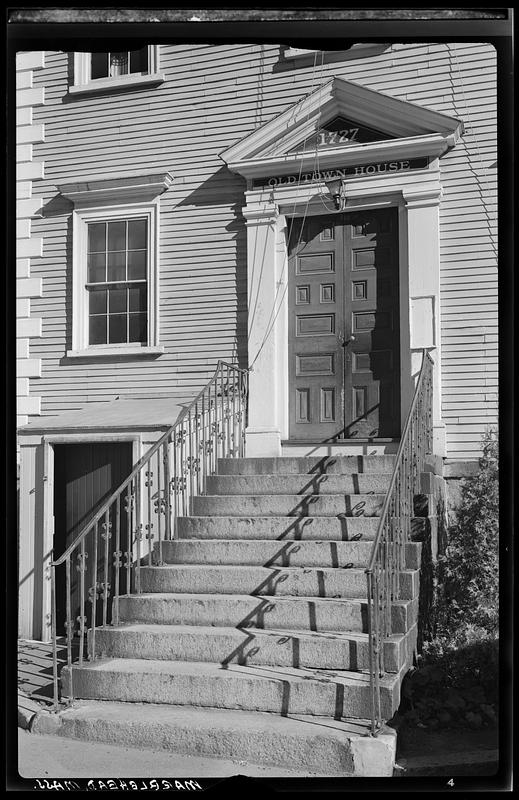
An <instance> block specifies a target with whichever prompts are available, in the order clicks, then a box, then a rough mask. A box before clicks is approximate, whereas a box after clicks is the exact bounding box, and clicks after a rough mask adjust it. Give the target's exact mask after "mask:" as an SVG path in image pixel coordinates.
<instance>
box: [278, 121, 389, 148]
mask: <svg viewBox="0 0 519 800" xmlns="http://www.w3.org/2000/svg"><path fill="white" fill-rule="evenodd" d="M394 138H395V137H394V136H392V135H391V134H389V133H387V132H386V133H384V132H382V131H380V130H376V129H375V128H372V127H370V126H369V125H363V124H361V123H360V122H358V121H357V120H354V119H348V118H346V117H344V116H338V117H333V119H331V120H328V121H327V122H324V123H323V124H321V125H319V127H318V128H317V130H316V131H315V132H314V133H312V135H311V136H307V137H305V138H304V139H303V140H302V141H301V142H299V143H298V144H297V145H295V147H292V148H291V150H290V152H291V153H300V152H301V153H302V152H305V151H308V150H309V149H310V148H316V147H341V145H344V144H366V143H367V142H382V141H384V140H386V139H394Z"/></svg>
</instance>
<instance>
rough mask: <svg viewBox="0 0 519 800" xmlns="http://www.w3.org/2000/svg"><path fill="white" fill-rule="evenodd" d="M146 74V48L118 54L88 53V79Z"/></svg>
mask: <svg viewBox="0 0 519 800" xmlns="http://www.w3.org/2000/svg"><path fill="white" fill-rule="evenodd" d="M135 72H140V73H143V74H146V73H147V72H148V48H147V47H143V48H141V49H140V50H125V51H122V52H120V53H90V78H91V80H96V79H97V78H118V77H119V76H120V75H129V74H131V73H135Z"/></svg>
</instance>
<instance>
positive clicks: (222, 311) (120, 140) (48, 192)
mask: <svg viewBox="0 0 519 800" xmlns="http://www.w3.org/2000/svg"><path fill="white" fill-rule="evenodd" d="M279 53H280V48H279V47H277V46H275V45H259V44H254V45H247V44H236V45H230V46H229V45H187V44H185V45H162V46H161V47H160V71H161V72H163V73H165V75H166V81H165V82H164V83H163V84H162V85H160V86H157V87H154V88H144V89H141V90H135V91H133V92H131V93H130V92H121V93H115V94H107V95H98V96H93V95H88V96H76V97H74V98H73V99H69V98H68V97H67V86H68V80H69V78H68V75H69V74H71V69H72V61H73V57H72V54H70V55H69V54H65V53H60V52H50V53H47V54H46V58H45V68H44V69H43V70H38V71H37V72H35V73H34V79H33V84H32V87H33V88H32V89H30V90H25V91H32V92H34V93H35V94H34V96H35V97H36V96H38V97H40V96H41V92H40V93H39V94H38V92H39V90H41V89H42V88H44V89H45V92H44V105H43V106H40V107H36V108H34V110H33V125H34V126H37V125H44V128H45V141H44V142H41V143H35V144H34V147H33V149H34V159H35V160H36V161H41V162H44V163H45V177H44V178H43V179H42V180H40V181H38V184H37V185H35V186H34V187H33V197H37V198H40V200H41V207H42V209H43V212H42V214H43V216H42V218H41V219H39V220H36V221H34V222H33V235H34V236H39V237H42V238H43V240H44V243H45V246H44V251H43V257H42V258H39V259H38V260H37V262H35V263H34V268H32V267H31V278H33V277H40V278H41V279H42V283H43V294H42V297H41V298H34V299H32V300H31V315H32V314H33V313H34V315H36V316H39V317H42V320H43V321H42V334H43V336H42V339H31V340H30V355H31V357H32V358H38V359H41V360H42V373H41V378H39V379H38V394H41V396H42V413H43V414H56V413H59V412H61V411H65V410H69V409H73V408H78V407H79V406H81V405H82V404H84V403H85V402H88V401H94V400H96V401H100V400H108V399H111V398H113V397H115V396H117V395H121V394H127V395H135V396H139V397H150V398H152V397H155V396H161V395H163V396H167V395H172V396H176V397H182V398H188V397H190V396H192V395H193V393H194V392H195V391H196V390H198V389H199V388H200V387H201V386H202V384H203V383H205V382H206V380H207V379H208V377H209V376H210V374H211V372H212V370H213V368H214V366H215V363H216V361H217V359H218V358H224V359H226V360H230V361H236V360H239V362H240V364H241V365H242V366H244V365H245V361H246V351H247V343H246V272H247V270H246V235H245V226H244V223H243V218H242V216H241V208H242V204H243V202H244V198H243V192H244V188H245V186H244V182H243V181H242V180H241V178H239V177H237V176H235V175H232V174H231V173H229V172H228V171H227V170H226V168H224V165H223V163H222V162H221V160H220V159H219V158H218V153H220V152H222V151H223V150H224V149H225V148H227V147H229V146H230V145H231V144H234V143H235V142H237V141H239V140H240V139H241V138H242V137H244V136H245V135H247V134H249V133H250V132H251V131H253V130H254V129H255V128H257V127H258V126H259V125H261V124H263V123H265V122H267V121H268V120H270V119H272V118H273V117H275V116H276V115H277V114H279V113H280V112H282V111H284V110H285V109H287V108H288V107H290V106H291V105H292V104H293V103H294V102H296V101H297V100H300V99H301V98H303V97H304V96H305V95H307V94H309V93H310V92H311V91H314V90H315V89H317V88H318V86H319V85H321V84H322V83H324V82H327V81H328V80H329V79H330V78H331V77H332V76H334V75H337V76H339V77H342V78H345V79H347V80H352V81H355V82H357V83H359V84H362V85H364V86H366V87H368V88H370V89H374V90H379V91H381V92H385V93H387V94H389V95H392V96H394V97H398V98H400V99H403V100H409V101H411V102H415V103H418V104H420V105H422V106H424V107H427V108H431V109H433V110H436V111H441V112H444V113H446V114H449V115H452V116H457V117H460V118H461V119H463V120H464V122H465V125H466V129H467V133H466V135H465V137H464V140H463V141H462V143H461V144H459V145H458V146H457V147H456V148H455V149H454V150H453V151H451V152H450V153H448V154H447V155H446V156H445V157H444V158H443V159H442V162H441V166H442V181H443V185H444V196H443V199H442V203H441V209H440V218H441V313H442V347H443V360H442V376H443V413H444V418H445V422H446V425H447V446H448V456H449V458H455V459H458V458H459V459H461V458H472V457H475V456H476V455H477V452H478V450H479V443H480V438H481V434H482V433H483V430H484V427H485V424H486V423H487V422H488V421H491V422H492V421H494V420H495V419H496V413H497V412H496V408H497V402H496V398H497V272H496V260H495V247H496V190H495V168H494V166H493V165H494V163H495V159H496V155H495V88H496V84H495V54H494V51H493V49H492V48H491V47H490V46H488V45H484V44H479V43H457V44H455V45H453V44H450V45H446V44H405V45H403V44H395V45H392V46H390V47H389V48H388V49H387V51H386V52H384V53H382V54H380V55H377V56H368V57H365V58H360V57H359V58H356V59H348V60H345V61H334V62H333V63H329V64H324V65H321V64H318V65H317V67H316V68H315V69H314V66H313V65H309V66H296V67H291V68H286V69H281V68H280V63H279ZM143 168H148V169H149V170H150V171H153V170H161V171H164V170H169V171H170V172H171V173H172V175H173V176H174V182H173V185H172V187H171V188H170V189H169V191H168V192H167V193H166V194H165V195H164V196H163V197H162V198H161V237H160V251H161V252H160V264H161V268H160V326H161V329H160V341H161V344H163V345H164V347H165V353H164V355H162V356H161V357H160V358H158V359H155V360H151V361H144V360H139V361H137V360H133V361H132V360H125V361H119V362H111V363H98V362H95V361H93V360H92V361H91V362H88V363H82V364H81V363H78V362H74V361H72V360H70V359H67V358H66V351H67V350H68V349H70V346H71V323H70V310H71V274H70V273H71V230H70V207H69V205H68V204H67V202H66V201H64V200H63V199H62V198H60V197H59V195H58V192H57V189H56V185H57V184H59V183H61V182H62V181H66V180H67V179H73V178H76V177H78V176H83V175H94V174H99V173H106V174H109V175H113V176H115V175H117V174H118V173H120V174H122V173H129V172H131V171H132V169H143ZM32 380H33V379H32V378H31V381H32Z"/></svg>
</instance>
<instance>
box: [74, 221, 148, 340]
mask: <svg viewBox="0 0 519 800" xmlns="http://www.w3.org/2000/svg"><path fill="white" fill-rule="evenodd" d="M87 228H88V236H87V282H86V289H87V294H88V343H89V344H90V345H96V344H120V343H130V342H141V343H146V342H147V339H148V333H147V331H148V315H147V307H148V297H147V295H148V284H147V275H148V270H147V263H148V221H147V219H146V218H132V219H117V220H110V221H106V222H91V223H89V224H88V226H87Z"/></svg>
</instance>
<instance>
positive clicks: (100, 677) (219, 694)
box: [62, 667, 399, 719]
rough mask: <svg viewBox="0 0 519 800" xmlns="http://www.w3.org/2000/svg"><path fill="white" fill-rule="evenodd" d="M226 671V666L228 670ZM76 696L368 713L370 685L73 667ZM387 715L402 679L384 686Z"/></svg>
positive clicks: (66, 679) (66, 676) (66, 691)
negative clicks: (138, 672) (142, 672)
mask: <svg viewBox="0 0 519 800" xmlns="http://www.w3.org/2000/svg"><path fill="white" fill-rule="evenodd" d="M223 672H225V671H224V670H223ZM62 681H63V695H64V696H65V697H69V696H70V672H69V669H68V668H67V667H65V668H64V669H63V672H62ZM73 689H74V697H75V698H76V699H80V700H81V699H82V700H96V699H97V700H113V701H119V702H130V703H167V704H170V705H185V706H189V705H195V706H203V707H205V708H228V709H236V710H238V709H242V710H246V711H267V712H270V713H273V714H282V715H285V714H313V715H319V716H329V717H341V716H342V717H354V718H357V719H365V718H366V715H367V713H368V709H369V697H370V689H369V685H368V684H365V685H362V686H346V687H345V686H344V685H343V684H341V683H334V682H333V679H331V678H329V679H326V678H325V677H324V676H323V677H321V680H315V681H313V680H308V681H304V682H303V681H299V682H294V681H290V679H289V678H288V677H287V678H285V679H278V680H276V679H272V680H269V679H268V678H265V679H263V680H261V682H258V681H257V680H254V679H247V678H246V677H245V678H243V677H240V679H239V680H232V678H230V677H226V676H225V674H224V675H222V677H221V678H220V679H215V678H209V677H206V676H197V675H175V676H174V679H172V676H171V675H161V674H158V675H157V674H132V673H126V674H121V672H119V671H117V672H107V671H102V672H101V671H98V670H90V671H89V670H86V669H84V668H83V669H82V668H81V667H74V668H73ZM381 703H382V715H383V716H384V718H385V719H390V718H391V717H392V716H393V714H394V713H395V712H396V710H397V708H398V703H399V682H398V681H395V682H394V685H393V686H391V687H382V689H381Z"/></svg>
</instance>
